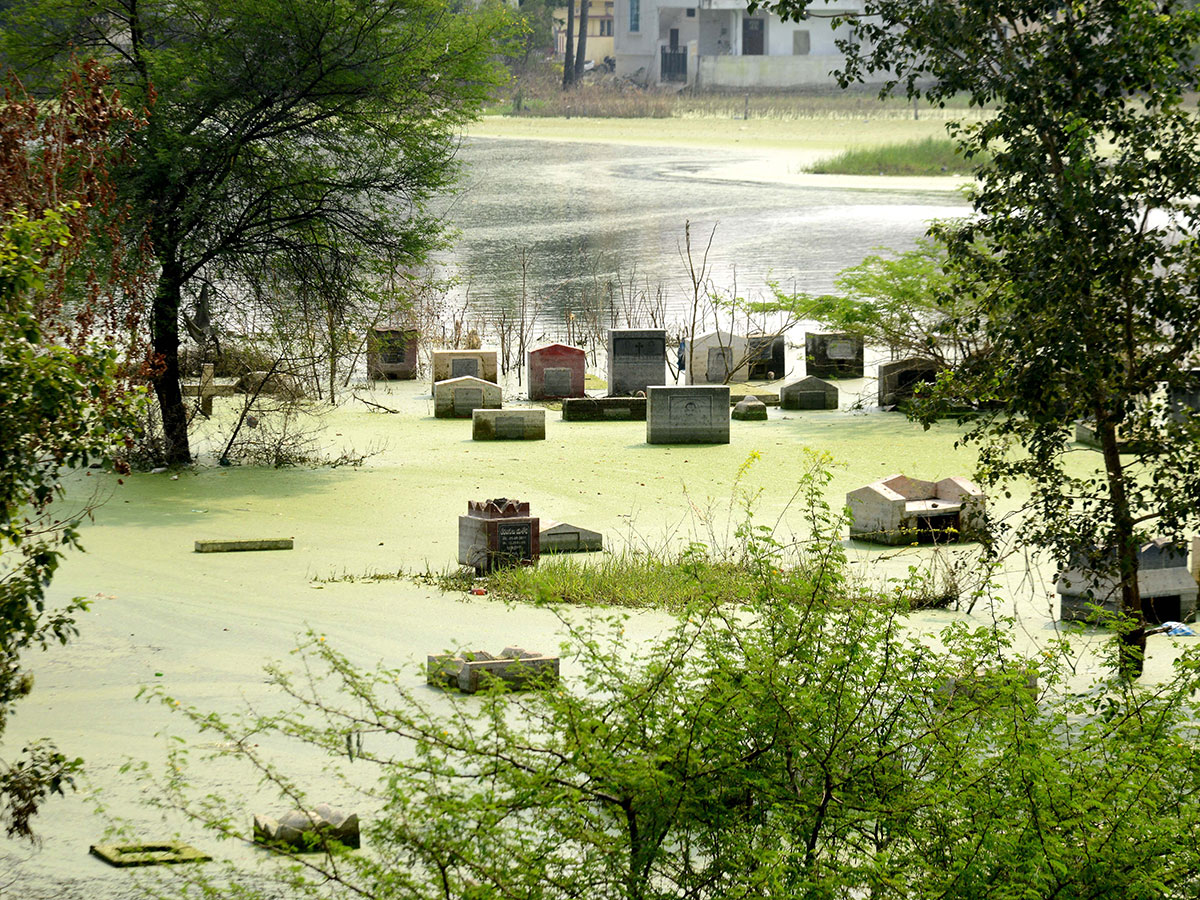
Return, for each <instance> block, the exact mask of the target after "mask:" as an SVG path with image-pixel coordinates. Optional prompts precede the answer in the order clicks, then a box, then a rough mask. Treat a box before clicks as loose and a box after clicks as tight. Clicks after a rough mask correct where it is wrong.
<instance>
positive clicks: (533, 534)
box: [458, 497, 541, 575]
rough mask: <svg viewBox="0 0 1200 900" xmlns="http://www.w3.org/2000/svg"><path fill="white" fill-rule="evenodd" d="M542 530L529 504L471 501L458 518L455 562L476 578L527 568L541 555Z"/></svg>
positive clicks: (512, 501) (505, 500)
mask: <svg viewBox="0 0 1200 900" xmlns="http://www.w3.org/2000/svg"><path fill="white" fill-rule="evenodd" d="M540 532H541V528H540V526H539V522H538V519H537V517H536V516H531V515H530V514H529V504H528V503H522V502H520V501H519V500H509V499H508V498H506V497H500V498H497V499H495V500H482V501H478V500H472V501H469V502H468V503H467V514H466V515H465V516H459V517H458V562H459V564H460V565H464V566H470V567H471V568H473V569H474V570H475V572H476V574H478V575H482V574H484V573H486V572H491V571H493V570H495V569H500V568H506V567H509V566H528V565H532V564H533V563H535V562H537V559H538V556H539V555H540V553H541V543H540V541H539V535H540Z"/></svg>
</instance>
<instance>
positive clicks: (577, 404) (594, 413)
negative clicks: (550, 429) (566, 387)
mask: <svg viewBox="0 0 1200 900" xmlns="http://www.w3.org/2000/svg"><path fill="white" fill-rule="evenodd" d="M562 417H563V421H564V422H612V421H617V422H645V421H646V398H645V397H577V398H570V399H567V400H564V401H563V404H562Z"/></svg>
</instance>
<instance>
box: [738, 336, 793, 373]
mask: <svg viewBox="0 0 1200 900" xmlns="http://www.w3.org/2000/svg"><path fill="white" fill-rule="evenodd" d="M746 352H747V357H748V361H747V366H748V369H749V372H748V374H749V378H750V380H751V381H774V380H775V379H777V378H782V377H783V376H784V372H785V371H786V368H785V365H786V362H787V360H786V357H785V352H786V344H785V342H784V340H783V335H781V334H750V335H747V336H746Z"/></svg>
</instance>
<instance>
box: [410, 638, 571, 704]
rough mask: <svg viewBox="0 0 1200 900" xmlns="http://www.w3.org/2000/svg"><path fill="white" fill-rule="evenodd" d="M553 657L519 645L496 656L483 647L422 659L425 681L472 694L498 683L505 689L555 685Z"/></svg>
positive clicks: (556, 664)
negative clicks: (423, 661)
mask: <svg viewBox="0 0 1200 900" xmlns="http://www.w3.org/2000/svg"><path fill="white" fill-rule="evenodd" d="M558 678H559V667H558V657H557V656H545V655H543V654H541V653H538V652H536V651H529V650H523V649H522V648H520V647H505V648H504V649H503V650H501V651H500V654H499V655H498V656H493V655H492V654H490V653H488V652H487V651H486V650H467V651H462V652H460V653H436V654H429V655H428V656H427V657H426V659H425V681H426V683H427V684H435V685H440V686H442V687H448V688H457V689H458V690H460V691H462V692H463V693H466V694H474V693H475V692H476V691H478V690H480V689H481V688H487V687H488V686H490V685H492V684H495V683H496V682H497V681H499V682H502V683H503V684H504V686H505V687H506V688H507V689H508V690H514V691H519V690H526V689H528V688H538V687H549V686H551V685H554V684H557V683H558Z"/></svg>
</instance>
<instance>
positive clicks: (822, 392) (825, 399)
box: [779, 375, 838, 409]
mask: <svg viewBox="0 0 1200 900" xmlns="http://www.w3.org/2000/svg"><path fill="white" fill-rule="evenodd" d="M779 405H780V406H781V407H782V408H783V409H837V408H838V389H837V385H836V384H830V383H829V382H828V381H822V380H821V379H820V378H814V377H813V376H812V375H809V376H808V377H807V378H801V379H800V380H799V381H793V382H792V383H791V384H789V385H785V386H784V388H783V390H781V391H780V392H779Z"/></svg>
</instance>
